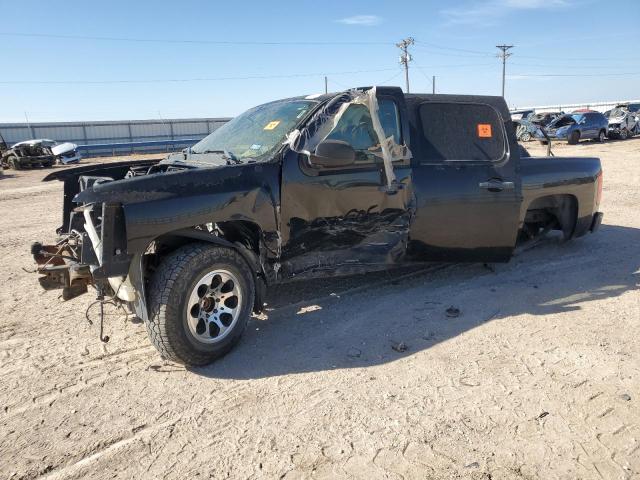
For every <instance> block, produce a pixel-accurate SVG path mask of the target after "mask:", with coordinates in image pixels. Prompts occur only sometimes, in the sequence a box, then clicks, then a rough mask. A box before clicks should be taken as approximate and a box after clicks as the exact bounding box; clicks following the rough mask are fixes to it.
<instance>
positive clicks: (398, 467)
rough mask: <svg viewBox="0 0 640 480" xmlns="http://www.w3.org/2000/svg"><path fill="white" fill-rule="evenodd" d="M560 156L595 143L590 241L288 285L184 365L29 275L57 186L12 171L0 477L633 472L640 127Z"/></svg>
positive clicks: (1, 274)
mask: <svg viewBox="0 0 640 480" xmlns="http://www.w3.org/2000/svg"><path fill="white" fill-rule="evenodd" d="M532 151H536V152H542V149H540V148H539V147H538V146H535V145H534V146H533V148H532ZM555 153H556V154H557V155H562V154H565V155H586V156H600V157H601V158H602V160H603V164H604V169H605V177H604V179H605V184H604V185H605V186H604V200H603V205H602V210H603V211H604V212H605V217H604V224H603V226H602V228H601V230H600V231H599V232H598V233H597V234H594V235H587V236H586V237H584V238H581V239H578V240H576V241H572V242H570V243H567V244H560V243H558V242H557V240H554V239H550V240H548V241H545V242H543V243H542V244H541V245H539V246H538V247H536V248H533V249H531V250H528V251H526V252H524V253H522V254H520V255H518V256H517V257H516V258H514V259H513V260H512V261H511V262H510V263H509V264H504V265H502V264H501V265H494V266H493V270H492V269H491V268H486V267H484V266H482V265H477V264H474V265H450V266H443V265H433V266H430V267H428V268H426V269H423V270H421V271H418V272H416V271H411V272H407V271H403V272H396V273H393V274H380V275H369V276H367V277H366V278H348V279H333V280H324V281H317V282H307V283H303V284H300V285H297V286H295V287H291V286H290V287H288V288H286V289H282V290H277V291H275V292H273V293H272V294H271V295H270V299H269V304H270V307H269V310H268V312H267V315H266V318H261V319H257V318H256V319H253V320H252V321H251V322H250V324H249V328H248V330H247V333H246V335H245V336H244V338H243V340H242V341H241V342H240V344H239V345H238V347H237V348H236V349H235V350H234V351H233V352H232V353H231V354H229V355H228V356H227V357H225V358H224V359H222V360H220V361H218V362H216V363H215V364H213V365H211V366H209V367H207V368H199V369H195V370H191V371H189V370H185V369H184V368H182V367H179V366H176V365H173V364H165V363H163V362H162V361H161V359H160V358H159V356H158V354H157V353H156V351H155V350H154V349H153V347H151V346H150V343H149V341H148V339H147V336H146V333H145V330H144V326H143V325H140V324H137V323H132V322H131V321H126V320H125V319H124V318H123V317H122V316H119V315H117V314H116V313H115V312H111V311H110V312H109V313H110V314H109V316H108V320H107V324H106V332H105V333H106V334H108V335H109V336H110V337H111V340H110V341H109V343H107V344H102V343H101V342H100V341H99V339H98V325H97V323H93V325H90V324H89V323H88V322H87V320H86V319H85V310H86V309H87V307H89V305H90V304H91V303H92V302H93V300H94V299H93V298H92V297H91V296H90V295H84V296H82V297H79V298H76V299H74V300H72V301H69V302H66V303H64V302H62V300H60V299H59V298H58V294H57V292H42V291H41V290H40V289H39V287H38V284H37V281H36V278H35V277H36V276H35V275H33V274H30V273H28V272H27V271H26V270H29V269H31V268H32V261H31V258H30V255H29V245H30V243H31V242H32V241H34V240H52V239H53V238H54V229H55V227H57V226H58V225H59V224H60V210H61V203H62V202H61V200H62V198H61V184H60V183H59V182H49V183H41V182H40V179H41V178H42V177H43V176H44V175H45V173H46V171H43V170H37V171H25V172H13V171H5V178H4V179H0V232H1V233H0V257H1V258H2V259H3V261H2V262H1V263H0V278H2V279H3V283H4V286H3V288H2V289H0V366H1V368H2V370H1V374H2V380H1V382H2V383H1V385H2V388H0V406H1V409H0V477H1V478H11V479H16V478H21V479H23V478H47V479H54V478H55V479H62V478H65V479H66V478H98V479H102V478H180V479H182V478H196V477H197V478H209V477H211V478H285V479H297V478H331V479H333V478H356V479H374V478H389V479H401V478H407V479H409V478H416V479H418V478H419V479H425V478H427V479H451V478H463V479H467V478H468V479H487V480H488V479H556V478H557V479H607V480H609V479H631V478H640V342H639V341H638V339H639V338H640V293H639V290H638V284H639V280H640V271H639V267H640V210H639V205H640V138H637V139H632V140H627V141H624V142H622V141H618V142H606V143H605V144H602V145H600V144H594V143H591V142H585V143H584V144H580V145H578V146H572V147H570V146H566V145H561V146H558V147H557V148H555ZM59 168H62V167H59ZM449 306H455V307H457V308H459V309H460V311H461V315H460V316H459V317H457V318H450V317H447V316H446V315H445V310H446V309H447V308H448V307H449ZM89 313H90V317H92V318H94V319H95V318H96V315H95V314H96V309H95V306H94V307H93V308H92V309H91V310H90V312H89ZM405 347H406V350H404V348H405Z"/></svg>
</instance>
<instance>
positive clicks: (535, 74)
mask: <svg viewBox="0 0 640 480" xmlns="http://www.w3.org/2000/svg"><path fill="white" fill-rule="evenodd" d="M635 75H640V72H620V73H514V74H513V76H515V77H627V76H635Z"/></svg>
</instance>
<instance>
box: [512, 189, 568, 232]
mask: <svg viewBox="0 0 640 480" xmlns="http://www.w3.org/2000/svg"><path fill="white" fill-rule="evenodd" d="M538 211H545V212H547V213H548V214H550V215H552V216H553V217H555V219H556V220H557V222H558V224H559V227H560V228H558V229H559V230H562V233H563V235H564V238H565V239H566V240H568V239H569V238H571V237H572V236H573V235H574V233H575V228H576V224H577V221H578V199H577V198H576V197H575V196H574V195H545V196H542V197H538V198H536V199H535V200H533V201H532V202H530V203H529V204H528V205H527V206H526V213H525V216H524V220H523V222H524V223H526V222H527V220H528V217H529V216H530V215H532V214H533V213H534V212H538Z"/></svg>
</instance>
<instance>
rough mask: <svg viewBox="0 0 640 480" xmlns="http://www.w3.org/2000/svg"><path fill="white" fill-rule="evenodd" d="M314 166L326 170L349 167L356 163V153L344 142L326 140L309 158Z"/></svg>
mask: <svg viewBox="0 0 640 480" xmlns="http://www.w3.org/2000/svg"><path fill="white" fill-rule="evenodd" d="M309 160H310V161H311V164H312V165H315V166H318V167H324V168H336V167H347V166H349V165H353V164H354V163H355V161H356V151H355V150H354V149H353V147H352V146H351V145H349V144H348V143H347V142H344V141H342V140H325V141H324V142H321V143H320V144H318V146H317V147H316V151H315V153H312V154H311V155H310V157H309Z"/></svg>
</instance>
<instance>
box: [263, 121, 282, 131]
mask: <svg viewBox="0 0 640 480" xmlns="http://www.w3.org/2000/svg"><path fill="white" fill-rule="evenodd" d="M278 125H280V120H274V121H273V122H269V123H267V125H266V126H265V127H264V129H263V130H273V129H274V128H276V127H277V126H278Z"/></svg>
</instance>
